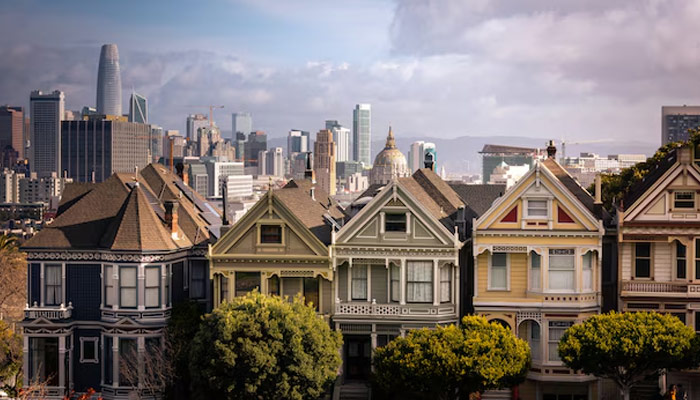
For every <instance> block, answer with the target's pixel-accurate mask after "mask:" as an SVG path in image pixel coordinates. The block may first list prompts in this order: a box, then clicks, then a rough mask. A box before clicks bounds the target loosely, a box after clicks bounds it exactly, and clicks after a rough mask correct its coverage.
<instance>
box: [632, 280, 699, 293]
mask: <svg viewBox="0 0 700 400" xmlns="http://www.w3.org/2000/svg"><path fill="white" fill-rule="evenodd" d="M689 286H691V287H692V286H695V285H688V284H685V283H673V282H649V281H623V282H622V291H623V292H631V293H662V294H665V293H676V294H686V293H688V291H689ZM699 294H700V293H699Z"/></svg>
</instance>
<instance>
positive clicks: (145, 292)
mask: <svg viewBox="0 0 700 400" xmlns="http://www.w3.org/2000/svg"><path fill="white" fill-rule="evenodd" d="M152 269H155V270H157V271H158V273H157V274H156V276H157V282H158V284H157V286H148V271H149V270H152ZM162 273H163V269H162V266H161V265H146V266H145V267H143V306H144V307H145V308H147V309H155V308H161V307H162V305H163V303H162V298H163V287H162V282H161V280H162V275H161V274H162ZM156 288H157V289H158V297H157V299H158V304H156V305H148V304H147V302H148V290H149V289H151V290H153V289H156Z"/></svg>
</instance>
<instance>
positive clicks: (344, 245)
mask: <svg viewBox="0 0 700 400" xmlns="http://www.w3.org/2000/svg"><path fill="white" fill-rule="evenodd" d="M464 209H465V207H464V203H463V202H462V200H461V199H460V197H459V196H458V195H457V194H456V193H455V192H454V191H453V190H452V188H450V186H449V185H448V184H447V183H445V182H444V181H443V180H442V179H440V177H439V176H437V175H436V174H435V173H434V172H433V171H432V170H430V169H427V168H425V169H421V170H418V171H417V172H416V173H415V174H414V175H413V176H411V177H406V178H398V179H396V178H394V179H393V180H391V181H390V182H389V183H388V184H387V185H386V186H379V185H372V186H371V187H370V188H369V189H368V190H367V191H366V192H365V193H363V194H362V195H360V197H359V198H358V199H357V200H356V201H355V202H354V203H353V204H351V206H350V207H349V208H348V209H346V213H349V215H352V218H351V219H350V221H349V222H348V223H346V224H345V225H344V226H343V227H342V228H341V229H340V230H339V231H338V232H336V233H335V240H334V242H333V244H332V246H331V249H332V256H333V264H334V267H333V269H334V270H335V280H334V289H335V293H334V298H335V299H336V304H335V311H334V313H333V317H332V323H333V324H334V327H335V329H336V330H338V331H340V332H342V333H343V339H344V342H345V345H344V349H343V362H344V367H343V368H344V370H343V378H344V379H345V380H355V379H357V380H364V379H367V378H368V376H369V373H370V369H371V355H372V351H373V349H374V348H376V347H378V346H383V345H385V344H387V343H388V342H389V341H390V340H391V339H393V338H395V337H397V336H403V335H405V333H406V332H407V331H408V330H411V329H417V328H422V327H435V326H436V325H446V324H452V323H456V322H457V321H458V319H459V313H460V311H459V310H460V309H459V298H460V293H459V291H460V285H459V282H460V274H459V272H460V269H459V253H460V249H461V248H462V245H463V243H462V242H461V241H460V240H459V232H458V231H459V229H460V227H462V228H461V229H464V228H463V227H464V226H466V224H465V223H464Z"/></svg>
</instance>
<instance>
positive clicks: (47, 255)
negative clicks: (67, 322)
mask: <svg viewBox="0 0 700 400" xmlns="http://www.w3.org/2000/svg"><path fill="white" fill-rule="evenodd" d="M206 253H207V249H206V248H191V249H188V250H181V251H177V252H175V253H166V254H143V253H116V252H110V251H105V250H100V251H89V250H87V251H72V250H47V251H28V252H27V260H28V261H30V262H31V261H106V262H139V263H152V262H162V261H169V260H173V259H177V258H182V257H184V256H189V257H204V256H206Z"/></svg>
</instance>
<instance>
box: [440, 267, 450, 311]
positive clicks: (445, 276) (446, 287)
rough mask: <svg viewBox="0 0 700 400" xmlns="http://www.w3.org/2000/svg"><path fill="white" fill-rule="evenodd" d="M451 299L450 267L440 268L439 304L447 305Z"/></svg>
mask: <svg viewBox="0 0 700 400" xmlns="http://www.w3.org/2000/svg"><path fill="white" fill-rule="evenodd" d="M451 299H452V271H451V268H450V265H449V264H448V265H443V266H442V268H440V302H441V303H449V302H450V300H451Z"/></svg>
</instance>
